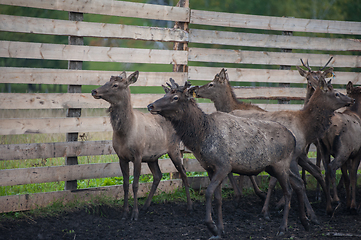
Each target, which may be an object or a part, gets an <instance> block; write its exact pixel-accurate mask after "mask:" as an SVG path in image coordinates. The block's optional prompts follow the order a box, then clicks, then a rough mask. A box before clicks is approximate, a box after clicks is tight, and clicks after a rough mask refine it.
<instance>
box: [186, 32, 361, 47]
mask: <svg viewBox="0 0 361 240" xmlns="http://www.w3.org/2000/svg"><path fill="white" fill-rule="evenodd" d="M189 42H190V43H206V44H220V45H232V46H248V47H263V48H283V49H284V48H286V49H307V50H325V51H361V42H360V41H356V40H354V39H341V38H314V37H298V36H287V35H269V34H256V33H242V32H228V31H213V30H202V29H190V30H189Z"/></svg>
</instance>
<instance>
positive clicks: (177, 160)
mask: <svg viewBox="0 0 361 240" xmlns="http://www.w3.org/2000/svg"><path fill="white" fill-rule="evenodd" d="M168 155H169V157H170V159H171V160H172V162H173V164H174V166H175V168H176V169H177V171H178V172H179V173H180V175H181V178H182V181H183V185H184V188H185V190H186V196H187V210H188V211H192V210H193V203H192V199H191V195H190V193H189V183H188V178H187V173H186V170H185V169H184V166H183V164H182V155H181V152H180V150H179V146H178V148H177V149H175V150H169V151H168Z"/></svg>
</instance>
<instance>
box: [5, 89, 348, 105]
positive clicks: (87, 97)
mask: <svg viewBox="0 0 361 240" xmlns="http://www.w3.org/2000/svg"><path fill="white" fill-rule="evenodd" d="M338 90H340V89H338ZM340 91H341V92H345V91H344V90H340ZM234 92H235V93H236V96H237V97H238V98H241V99H285V98H287V99H289V100H304V97H305V95H306V89H304V88H283V87H280V88H279V87H235V88H234ZM162 96H163V94H132V95H131V98H132V100H131V101H132V106H133V108H146V107H147V105H148V104H149V103H152V102H154V101H156V100H157V99H159V98H161V97H162ZM109 106H110V105H109V103H108V102H106V101H105V100H101V99H94V98H93V97H92V96H91V94H90V93H0V109H67V108H108V107H109Z"/></svg>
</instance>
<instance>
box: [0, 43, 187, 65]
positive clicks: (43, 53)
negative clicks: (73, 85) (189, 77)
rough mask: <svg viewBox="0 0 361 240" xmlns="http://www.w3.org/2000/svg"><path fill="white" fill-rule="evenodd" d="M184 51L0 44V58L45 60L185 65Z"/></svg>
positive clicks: (41, 44) (46, 44)
mask: <svg viewBox="0 0 361 240" xmlns="http://www.w3.org/2000/svg"><path fill="white" fill-rule="evenodd" d="M187 56H188V53H187V51H174V50H157V49H138V48H118V47H94V46H75V45H64V44H48V43H30V42H11V41H0V57H6V58H31V59H48V60H71V61H97V62H127V63H129V62H131V63H159V64H174V63H181V64H187Z"/></svg>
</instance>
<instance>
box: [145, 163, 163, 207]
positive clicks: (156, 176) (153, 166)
mask: <svg viewBox="0 0 361 240" xmlns="http://www.w3.org/2000/svg"><path fill="white" fill-rule="evenodd" d="M148 167H149V169H150V171H151V172H152V174H153V184H152V188H151V189H150V192H149V195H148V197H147V200H145V203H144V206H143V208H142V210H147V209H148V207H149V206H150V203H151V201H152V198H153V196H154V193H155V191H156V190H157V187H158V185H159V183H160V180H162V172H161V171H160V168H159V165H158V160H157V161H155V162H148Z"/></svg>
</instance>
